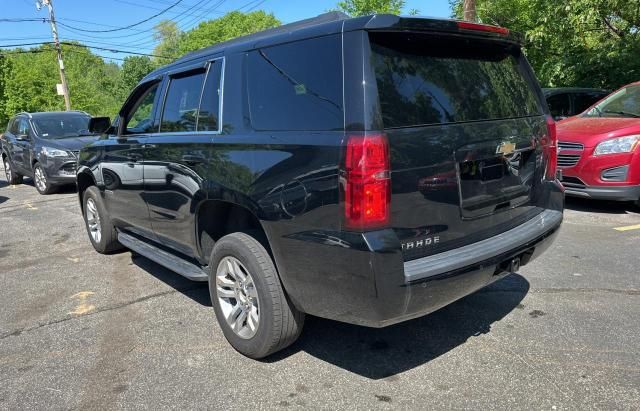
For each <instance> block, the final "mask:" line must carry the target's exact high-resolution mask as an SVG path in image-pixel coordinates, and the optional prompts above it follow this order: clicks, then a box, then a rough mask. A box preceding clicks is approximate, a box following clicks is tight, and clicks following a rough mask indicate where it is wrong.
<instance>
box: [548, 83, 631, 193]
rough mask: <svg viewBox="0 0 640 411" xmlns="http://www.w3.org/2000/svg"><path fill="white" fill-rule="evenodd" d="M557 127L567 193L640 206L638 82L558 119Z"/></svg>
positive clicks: (559, 161) (559, 159)
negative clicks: (577, 111) (578, 113)
mask: <svg viewBox="0 0 640 411" xmlns="http://www.w3.org/2000/svg"><path fill="white" fill-rule="evenodd" d="M557 130H558V149H559V153H558V167H559V168H560V169H561V170H562V184H563V185H564V186H565V187H566V191H565V193H566V194H567V195H570V196H576V197H584V198H594V199H607V200H619V201H635V202H636V204H638V205H640V148H638V147H639V146H640V82H637V83H633V84H629V85H627V86H625V87H623V88H621V89H620V90H618V91H616V92H614V93H612V94H610V95H609V96H607V97H606V98H604V99H603V100H600V101H599V102H598V103H596V104H595V105H593V106H591V107H590V108H589V109H587V111H585V112H584V113H582V114H580V115H578V116H575V117H570V118H568V119H566V120H563V121H561V122H559V123H558V124H557Z"/></svg>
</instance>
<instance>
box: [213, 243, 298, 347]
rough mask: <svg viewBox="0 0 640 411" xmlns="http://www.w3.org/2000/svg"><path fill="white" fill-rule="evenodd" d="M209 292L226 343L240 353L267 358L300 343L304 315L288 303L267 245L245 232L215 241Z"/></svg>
mask: <svg viewBox="0 0 640 411" xmlns="http://www.w3.org/2000/svg"><path fill="white" fill-rule="evenodd" d="M209 268H210V272H209V293H210V295H211V302H212V304H213V308H214V311H215V314H216V318H217V320H218V324H220V328H221V329H222V332H223V333H224V336H225V337H226V339H227V341H229V343H230V344H231V346H232V347H233V348H235V349H236V350H237V351H238V352H240V353H241V354H243V355H245V356H247V357H249V358H254V359H260V358H264V357H266V356H268V355H270V354H273V353H274V352H276V351H279V350H281V349H283V348H285V347H287V346H289V345H291V344H292V343H293V342H294V341H296V340H297V339H298V337H299V336H300V333H301V332H302V326H303V324H304V313H302V312H300V311H298V310H297V309H296V308H295V307H294V306H293V305H292V304H291V302H290V301H289V299H288V298H287V295H286V293H285V291H284V289H283V288H282V285H281V284H280V279H279V277H278V273H277V271H276V268H275V265H274V264H273V260H272V259H271V257H270V256H269V253H268V252H267V250H266V249H265V248H264V246H263V245H262V244H261V243H260V242H259V241H257V240H256V239H255V238H253V237H251V236H249V235H248V234H245V233H233V234H229V235H227V236H225V237H222V238H221V239H220V240H219V241H218V242H216V245H215V247H214V248H213V252H212V253H211V261H210V265H209Z"/></svg>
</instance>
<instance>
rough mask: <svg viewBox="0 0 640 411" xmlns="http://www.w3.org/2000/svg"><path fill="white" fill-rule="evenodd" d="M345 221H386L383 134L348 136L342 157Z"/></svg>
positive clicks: (353, 224)
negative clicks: (344, 153) (343, 156)
mask: <svg viewBox="0 0 640 411" xmlns="http://www.w3.org/2000/svg"><path fill="white" fill-rule="evenodd" d="M345 171H346V182H345V225H346V226H347V228H351V229H358V230H364V229H372V228H381V227H384V226H386V225H387V224H388V223H389V209H390V203H391V180H390V162H389V144H388V142H387V138H386V137H385V136H384V135H383V134H365V135H356V136H350V137H349V138H348V140H347V154H346V159H345Z"/></svg>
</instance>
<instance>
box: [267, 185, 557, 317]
mask: <svg viewBox="0 0 640 411" xmlns="http://www.w3.org/2000/svg"><path fill="white" fill-rule="evenodd" d="M558 194H560V195H561V193H558ZM561 209H562V208H561V207H560V208H558V209H557V211H556V210H546V211H543V212H542V213H541V214H540V215H538V216H537V217H536V218H534V219H532V220H530V221H529V222H527V223H524V224H522V225H521V226H519V227H517V228H516V229H514V230H510V231H508V232H505V233H502V234H500V235H497V236H495V237H492V238H490V239H487V240H484V241H481V242H479V243H475V244H472V245H469V246H466V247H461V248H459V249H456V250H452V251H451V252H445V253H441V254H437V255H434V256H429V257H426V258H422V259H418V260H412V261H409V262H405V261H404V259H403V254H402V251H401V247H400V241H399V240H398V238H397V236H396V235H395V233H394V232H393V230H380V231H376V232H369V233H364V234H357V233H345V232H328V231H322V230H313V231H307V232H296V233H292V234H288V235H279V237H280V240H282V241H279V242H278V241H277V242H275V244H274V241H270V242H271V244H272V249H273V252H274V256H275V258H276V264H277V266H278V271H279V273H280V276H281V279H282V282H283V285H284V287H285V289H286V291H287V293H288V295H289V296H290V298H291V300H292V302H293V303H294V304H295V305H296V307H297V308H298V309H300V310H301V311H303V312H306V313H308V314H312V315H315V316H319V317H324V318H330V319H333V320H338V321H343V322H347V323H352V324H358V325H364V326H368V327H385V326H388V325H392V324H395V323H398V322H402V321H405V320H409V319H412V318H416V317H420V316H423V315H425V314H428V313H431V312H433V311H436V310H438V309H439V308H442V307H444V306H446V305H448V304H450V303H452V302H454V301H456V300H458V299H460V298H462V297H464V296H466V295H469V294H471V293H473V292H475V291H477V290H479V289H481V288H483V287H485V286H487V285H489V284H491V283H492V282H494V281H496V280H498V279H500V278H502V277H504V276H505V275H507V274H509V272H510V270H509V269H508V267H507V264H508V263H509V262H511V261H514V260H520V261H521V262H522V264H526V263H528V262H530V261H531V260H533V259H535V258H536V257H538V256H539V255H540V254H542V253H543V252H544V251H545V250H546V249H547V248H548V247H549V246H550V245H551V244H552V242H553V240H554V239H555V237H556V235H557V234H558V231H559V230H558V229H559V227H560V224H561V222H562V211H560V210H561ZM267 233H268V235H269V237H270V240H272V238H273V235H276V234H275V232H273V231H272V232H269V230H267ZM276 244H277V246H274V245H276Z"/></svg>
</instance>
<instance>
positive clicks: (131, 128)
mask: <svg viewBox="0 0 640 411" xmlns="http://www.w3.org/2000/svg"><path fill="white" fill-rule="evenodd" d="M158 86H159V83H156V84H154V85H153V86H151V87H150V88H149V89H148V90H147V91H145V92H144V94H143V95H142V96H141V97H140V99H138V102H137V103H136V105H135V106H134V107H133V109H132V110H131V111H130V112H129V116H128V118H129V120H128V121H127V124H126V130H127V133H131V134H137V133H151V132H153V131H155V130H154V127H153V103H154V102H155V100H156V94H157V93H158Z"/></svg>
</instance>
